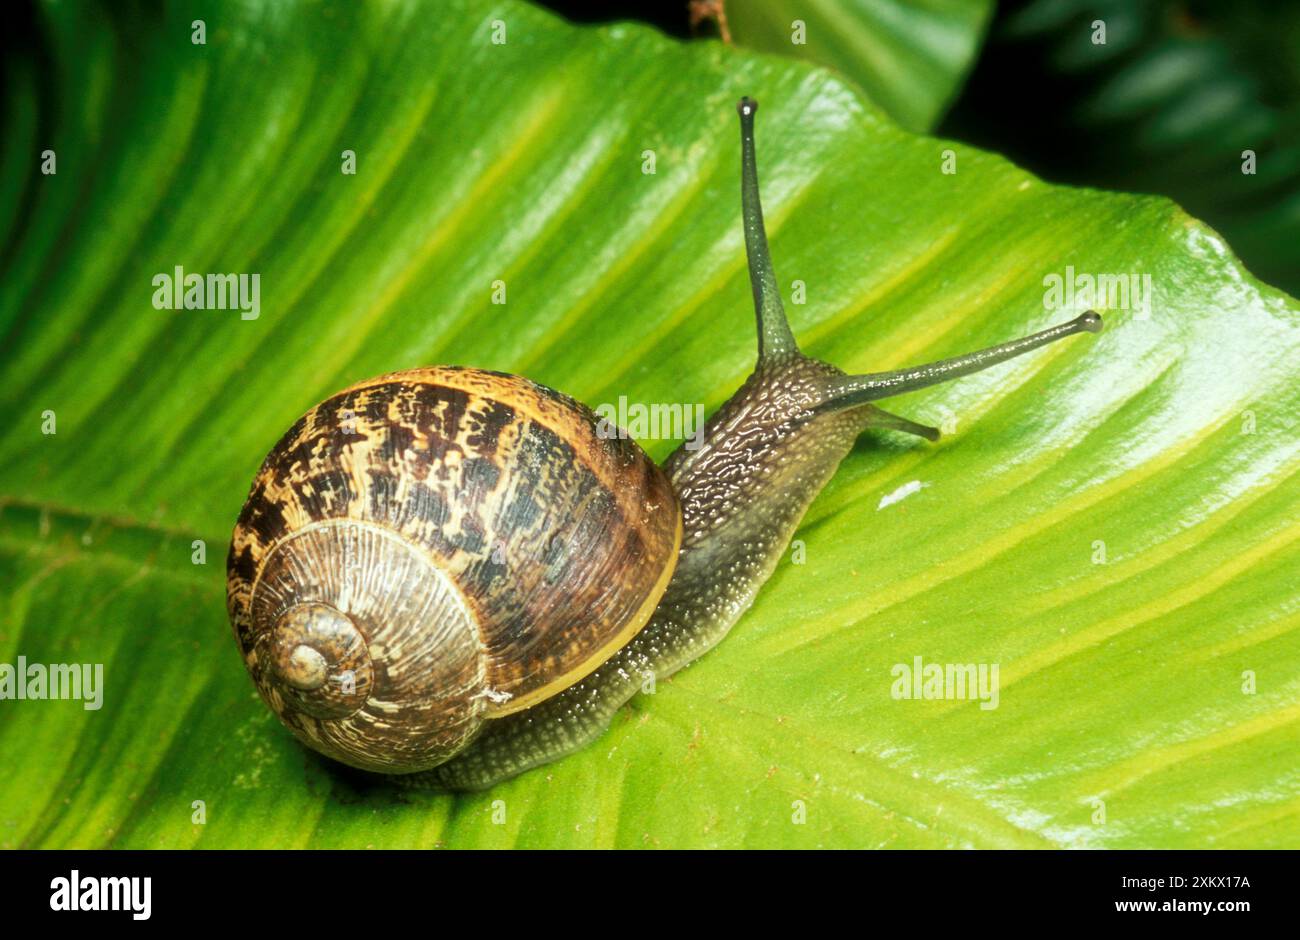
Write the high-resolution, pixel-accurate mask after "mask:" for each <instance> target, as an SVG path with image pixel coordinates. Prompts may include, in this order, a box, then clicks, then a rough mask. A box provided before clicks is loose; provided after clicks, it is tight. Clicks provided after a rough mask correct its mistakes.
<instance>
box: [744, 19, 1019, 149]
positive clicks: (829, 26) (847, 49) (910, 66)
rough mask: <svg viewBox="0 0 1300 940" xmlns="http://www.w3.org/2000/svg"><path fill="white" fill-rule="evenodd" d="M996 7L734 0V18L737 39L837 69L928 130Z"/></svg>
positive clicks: (899, 117) (916, 127) (912, 125)
mask: <svg viewBox="0 0 1300 940" xmlns="http://www.w3.org/2000/svg"><path fill="white" fill-rule="evenodd" d="M992 11H993V4H992V2H991V0H747V2H744V3H732V4H729V5H728V6H727V21H728V23H729V24H730V27H731V32H732V35H733V37H734V39H735V41H736V42H737V43H738V44H740V45H742V46H747V47H749V48H751V49H758V50H761V51H763V52H774V53H777V54H778V55H787V56H797V57H799V58H801V59H804V60H806V61H808V62H813V63H815V64H817V65H825V66H829V67H830V68H834V69H837V70H838V71H840V72H841V73H842V74H843V75H844V76H845V77H847V78H849V79H850V80H852V81H855V82H857V83H858V85H859V86H860V87H861V88H862V89H863V90H864V91H865V92H866V93H867V95H868V96H869V97H870V98H871V100H872V101H874V102H875V103H876V104H878V105H880V106H881V107H882V108H884V109H885V111H886V112H887V113H888V114H889V115H890V116H891V117H893V118H894V120H896V121H897V122H898V123H899V124H901V125H903V127H906V128H907V129H909V130H913V131H924V130H929V129H930V128H932V127H934V125H935V124H936V123H937V122H938V120H939V118H940V117H942V116H943V112H944V110H945V109H946V108H947V106H948V104H949V103H950V102H951V101H952V99H953V98H954V97H955V96H956V94H957V92H958V90H959V89H960V88H961V83H962V79H964V78H965V77H966V73H967V72H968V71H969V70H970V67H971V65H972V64H973V63H974V61H975V55H976V53H977V52H978V51H979V47H980V41H981V40H982V39H983V37H984V29H985V27H986V26H987V24H988V20H989V16H990V14H991V13H992ZM796 21H799V22H801V23H802V24H803V26H804V30H803V39H804V40H805V41H804V42H802V43H800V44H795V43H794V42H793V41H792V38H791V37H792V26H793V24H794V23H795V22H796Z"/></svg>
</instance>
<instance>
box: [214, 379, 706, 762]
mask: <svg viewBox="0 0 1300 940" xmlns="http://www.w3.org/2000/svg"><path fill="white" fill-rule="evenodd" d="M597 427H598V418H597V417H596V415H595V414H594V413H593V412H592V411H591V410H590V409H588V408H587V407H586V406H585V405H582V404H581V403H579V402H577V401H574V400H573V399H571V398H568V397H567V396H564V395H561V394H559V393H558V392H555V391H552V390H551V389H548V388H545V387H543V386H540V385H537V384H536V383H534V382H531V381H529V380H527V379H524V378H520V377H518V376H512V375H505V374H502V373H497V372H486V371H481V370H476V369H464V368H429V369H415V370H411V371H407V372H398V373H393V374H390V375H386V376H380V377H379V378H375V379H371V380H369V381H366V382H362V383H360V384H358V385H354V386H352V387H351V388H348V389H345V390H344V391H342V392H340V393H338V394H336V395H334V396H333V397H331V398H329V399H327V400H326V401H324V402H322V403H321V404H320V405H318V406H316V407H315V408H313V409H312V410H311V411H309V412H308V413H307V414H306V415H304V416H303V417H302V418H301V419H299V420H298V422H297V423H295V424H294V426H293V427H292V428H290V429H289V431H288V432H287V433H286V434H285V435H284V437H283V438H282V439H281V440H280V442H279V443H278V444H277V445H276V446H275V448H274V449H273V450H272V451H271V453H270V454H269V455H268V456H267V458H266V461H265V462H264V463H263V465H262V468H261V470H260V472H259V473H258V475H257V477H256V479H255V480H254V483H253V488H252V492H251V493H250V495H249V497H248V500H247V502H246V503H245V505H244V508H243V511H242V513H241V514H240V517H239V521H238V523H237V524H236V526H235V531H234V536H233V538H232V541H231V548H230V556H229V561H228V566H227V569H228V582H227V604H228V607H229V610H230V617H231V623H232V625H233V627H234V631H235V637H236V639H237V640H238V642H239V645H240V649H241V650H242V652H243V656H244V661H245V664H246V665H247V667H248V670H249V672H250V673H251V675H252V677H253V680H254V682H255V683H256V685H257V688H258V691H259V692H260V693H261V695H262V697H263V698H264V699H265V700H266V702H267V704H268V705H270V707H271V708H272V709H273V710H274V711H275V713H276V714H277V715H278V716H279V717H280V718H281V720H282V721H283V722H284V723H285V724H286V725H287V726H288V727H289V728H290V729H291V730H292V731H293V732H294V734H295V735H297V736H298V737H299V738H300V739H301V740H302V741H303V742H304V743H306V744H308V745H309V746H311V747H313V748H315V749H316V750H318V751H320V752H322V753H324V754H326V755H328V756H330V757H333V758H335V759H337V760H340V761H343V762H344V763H347V764H351V765H353V766H355V767H360V768H364V769H367V770H375V771H381V772H385V773H406V772H414V771H420V770H426V769H428V768H430V767H434V766H436V765H438V764H440V763H442V762H443V761H445V760H447V759H448V758H449V757H451V756H452V755H453V754H455V753H456V752H457V751H458V750H460V749H461V748H463V747H464V746H465V745H466V744H468V743H469V741H470V740H472V738H473V736H474V735H475V733H476V731H478V730H479V728H480V727H481V726H482V724H483V722H484V721H487V720H490V719H492V718H494V717H499V716H501V715H506V714H510V713H512V712H516V711H520V710H522V709H525V708H528V707H529V706H531V705H534V704H536V703H537V702H540V701H542V700H544V699H546V698H548V697H550V696H551V695H553V694H555V693H556V692H558V691H560V690H562V689H564V688H566V687H568V686H569V685H572V684H573V683H575V682H577V681H578V680H580V679H582V678H583V677H584V676H586V675H587V674H589V673H590V672H591V671H592V670H594V669H596V668H597V667H598V666H599V665H600V664H601V663H603V662H604V661H605V660H606V659H608V658H609V657H610V656H611V655H613V654H614V652H616V651H617V650H618V649H619V648H620V647H622V646H623V645H624V644H625V643H626V642H627V641H628V640H629V639H630V638H631V637H632V636H633V635H635V634H636V632H637V631H638V630H639V629H640V628H641V627H642V626H643V625H644V624H645V622H646V620H647V619H648V618H649V617H650V614H651V613H652V612H653V610H654V608H655V605H656V604H657V603H658V601H659V599H660V597H661V596H662V595H663V593H664V590H665V588H666V587H667V585H668V582H669V579H670V578H671V577H672V573H673V569H674V567H675V565H676V561H677V553H678V548H679V546H680V544H681V537H682V535H681V532H682V529H681V510H680V508H679V506H678V502H677V499H676V497H675V496H674V494H673V491H672V487H671V485H670V484H669V481H668V479H667V477H666V476H665V475H664V473H663V471H661V470H660V469H659V467H657V466H656V465H655V464H654V462H653V461H652V460H650V458H649V457H647V456H646V454H645V453H644V452H643V451H642V450H641V449H640V448H639V447H637V446H636V444H635V443H633V442H631V441H629V440H626V439H618V438H609V437H606V436H601V435H599V434H598V433H597Z"/></svg>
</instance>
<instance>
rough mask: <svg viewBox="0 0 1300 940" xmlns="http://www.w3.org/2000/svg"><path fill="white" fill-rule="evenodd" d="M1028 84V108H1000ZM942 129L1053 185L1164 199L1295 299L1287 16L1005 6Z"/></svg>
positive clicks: (1295, 82) (1293, 130)
mask: <svg viewBox="0 0 1300 940" xmlns="http://www.w3.org/2000/svg"><path fill="white" fill-rule="evenodd" d="M1096 22H1102V23H1105V25H1106V36H1105V39H1106V41H1105V43H1104V44H1098V43H1095V42H1094V41H1093V36H1094V33H1095V28H1094V27H1093V25H1092V24H1093V23H1096ZM1026 88H1033V89H1036V102H1037V106H1036V107H1033V108H1032V109H1027V108H1024V107H1008V102H1014V101H1017V100H1018V99H1020V98H1021V96H1022V95H1023V90H1024V89H1026ZM943 130H944V133H946V134H948V133H950V134H952V135H953V136H956V137H959V138H961V139H963V140H966V141H968V142H971V143H975V144H977V145H979V146H982V147H989V148H992V149H996V150H998V151H1000V152H1005V153H1007V154H1008V155H1009V156H1011V157H1012V159H1014V160H1015V161H1016V162H1017V163H1022V164H1024V165H1025V166H1026V167H1028V168H1030V169H1031V170H1033V171H1034V172H1036V173H1040V174H1042V175H1043V176H1045V177H1048V178H1050V179H1053V180H1057V181H1060V182H1066V183H1072V184H1076V185H1090V186H1105V187H1108V188H1112V189H1123V190H1128V191H1139V192H1150V193H1160V194H1163V195H1166V196H1169V197H1171V198H1173V199H1175V200H1177V201H1178V203H1179V204H1180V205H1182V206H1183V207H1184V208H1186V209H1187V211H1189V212H1191V213H1192V214H1194V215H1196V216H1197V217H1198V218H1202V219H1204V220H1205V221H1207V222H1209V223H1210V224H1212V225H1214V226H1215V228H1216V229H1218V230H1219V231H1220V232H1222V233H1223V235H1224V237H1226V238H1227V239H1228V242H1229V243H1230V244H1231V246H1232V248H1233V250H1234V251H1236V252H1237V253H1238V254H1239V255H1240V257H1241V258H1242V260H1243V261H1245V263H1246V265H1247V266H1248V267H1249V268H1250V270H1251V271H1253V272H1254V273H1255V274H1257V275H1258V276H1259V277H1261V278H1263V279H1264V280H1266V281H1268V282H1269V283H1271V284H1275V285H1277V286H1279V287H1282V288H1283V289H1285V290H1288V291H1290V292H1291V293H1292V294H1295V293H1297V292H1300V5H1297V4H1294V3H1288V4H1278V3H1272V2H1269V0H1240V2H1236V3H1227V4H1225V3H1214V2H1210V0H1034V2H1032V3H1028V4H1022V5H1020V6H1019V8H1017V7H1016V5H1014V4H1009V5H1008V6H1007V7H1004V8H1003V9H1001V10H1000V11H999V15H998V19H997V21H996V22H995V24H994V26H993V28H992V30H991V36H990V42H989V44H988V47H987V54H986V55H984V57H983V58H982V59H981V60H980V64H979V67H978V68H977V69H976V71H975V73H974V75H973V77H972V79H971V82H970V83H969V85H968V87H967V90H966V93H965V94H964V95H963V97H962V99H961V102H960V104H959V105H958V106H957V108H955V109H954V111H953V113H952V114H951V115H950V116H949V118H948V119H947V122H946V123H945V125H944V128H943ZM1245 151H1251V152H1252V153H1253V154H1254V157H1255V159H1254V172H1253V173H1243V172H1242V167H1243V162H1244V161H1243V154H1244V152H1245Z"/></svg>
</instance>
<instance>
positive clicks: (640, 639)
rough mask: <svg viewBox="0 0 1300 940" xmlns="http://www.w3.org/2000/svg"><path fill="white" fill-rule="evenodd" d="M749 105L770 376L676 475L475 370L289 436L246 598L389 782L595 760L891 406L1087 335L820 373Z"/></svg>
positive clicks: (750, 582) (745, 117)
mask: <svg viewBox="0 0 1300 940" xmlns="http://www.w3.org/2000/svg"><path fill="white" fill-rule="evenodd" d="M756 108H757V105H756V104H755V103H754V102H752V101H750V100H749V99H742V101H741V103H740V106H739V111H740V115H741V139H742V204H743V209H744V212H743V219H744V226H745V241H746V249H747V253H748V256H749V267H750V276H751V280H752V282H753V287H754V298H755V309H756V313H757V318H758V332H759V356H758V365H757V367H756V369H755V370H754V372H753V374H752V375H751V376H750V377H749V378H748V379H747V380H746V382H745V383H744V384H743V385H742V386H741V388H740V389H739V390H738V391H737V392H736V394H735V395H733V396H732V397H731V398H730V399H729V400H728V401H727V402H726V403H725V404H724V405H723V406H722V407H721V408H720V409H719V410H718V412H717V413H716V414H714V415H713V416H712V417H711V418H710V419H709V421H708V422H707V423H706V425H705V428H704V432H703V435H702V441H701V445H700V446H699V448H698V449H687V448H686V447H685V446H683V447H681V448H679V449H678V450H677V451H675V452H674V453H673V454H672V455H671V456H670V457H669V458H668V459H667V460H666V461H665V463H664V465H663V467H659V466H656V465H655V463H654V462H653V461H652V460H651V459H650V458H649V457H648V456H647V455H646V454H645V453H644V451H642V450H641V448H640V447H639V446H637V445H636V444H635V443H634V442H632V441H630V440H627V439H625V438H621V437H620V436H618V435H609V434H607V433H602V432H601V427H600V425H601V422H600V419H599V418H598V417H597V416H596V415H595V414H594V413H593V412H592V411H591V410H590V409H589V408H587V406H585V405H583V404H582V403H580V402H577V401H575V400H574V399H572V398H569V397H567V396H565V395H562V394H560V393H558V392H555V391H553V390H551V389H548V388H545V387H544V386H541V385H538V384H536V383H533V382H531V381H529V380H527V379H524V378H520V377H518V376H512V375H506V374H504V373H497V372H487V371H483V370H477V369H466V368H457V367H437V368H428V369H414V370H410V371H406V372H397V373H392V374H389V375H385V376H380V377H378V378H374V379H370V380H367V381H365V382H361V383H359V384H357V385H354V386H352V387H350V388H348V389H345V390H343V391H342V392H339V393H337V394H336V395H334V396H331V397H330V398H329V399H327V400H326V401H324V402H322V403H321V404H319V405H317V406H316V407H315V408H313V409H312V410H311V411H309V412H308V413H307V414H306V415H304V416H303V417H302V418H301V419H299V420H298V421H297V422H296V423H295V424H294V426H293V427H292V428H290V429H289V431H288V432H287V433H286V434H285V435H284V436H283V437H282V438H281V440H280V442H279V443H278V444H277V445H276V446H275V447H274V448H273V449H272V451H271V453H270V455H268V457H267V458H266V460H265V462H264V463H263V465H262V468H261V470H260V471H259V473H258V475H257V477H256V478H255V480H254V484H253V488H252V491H251V493H250V495H249V497H248V500H247V502H246V503H245V505H244V509H243V511H242V512H241V514H240V518H239V521H238V523H237V524H236V527H235V531H234V535H233V537H232V542H231V549H230V555H229V561H228V566H227V567H228V582H227V602H228V609H229V612H230V616H231V623H232V626H233V628H234V632H235V637H236V640H237V641H238V643H239V646H240V649H241V651H242V653H243V656H244V661H245V665H246V666H247V668H248V670H249V672H250V674H251V675H252V677H253V680H254V683H255V684H256V686H257V688H258V691H259V692H260V693H261V695H262V697H263V699H264V700H265V701H266V702H267V704H268V705H269V706H270V707H271V708H272V709H273V710H274V711H275V713H276V714H277V715H278V716H279V717H280V719H281V720H282V721H283V722H284V724H285V725H286V726H288V727H289V728H290V730H291V731H293V733H294V734H295V735H296V736H297V737H298V738H299V739H300V740H301V741H303V742H304V743H306V744H307V745H308V746H310V747H312V748H314V749H315V750H317V751H319V752H321V753H323V754H326V755H327V756H329V757H332V758H334V759H336V760H339V761H342V762H344V763H347V764H350V765H352V766H355V767H359V768H362V769H365V770H370V771H377V772H382V773H390V774H403V775H408V776H407V779H408V780H410V781H414V782H417V783H422V784H429V785H434V786H439V787H444V788H449V789H478V788H483V787H486V786H490V785H492V784H493V783H495V782H497V781H499V780H502V779H505V778H508V777H511V776H514V775H515V774H518V773H520V772H522V771H523V770H526V769H528V768H530V767H533V766H537V765H539V764H542V763H546V762H549V761H552V760H555V759H557V758H559V757H561V756H563V755H565V754H567V753H570V752H572V751H574V750H577V749H578V748H581V747H582V746H584V745H585V744H586V743H588V742H589V741H591V740H592V739H593V738H595V737H597V736H599V734H601V733H602V732H603V731H604V729H605V728H606V727H607V726H608V723H609V721H610V718H611V717H612V715H613V713H614V711H615V710H616V709H617V708H619V707H620V706H621V705H622V704H623V703H625V702H626V701H627V700H628V699H630V698H631V697H632V696H633V695H635V694H636V692H637V691H638V690H639V689H640V688H641V686H642V684H643V683H644V682H645V681H646V679H647V678H649V677H655V678H664V677H666V676H668V675H671V674H672V673H673V672H674V671H676V670H677V669H680V668H681V667H682V666H684V665H686V664H687V663H689V662H691V661H693V660H694V659H696V658H698V657H699V656H701V655H702V654H703V653H704V652H706V651H707V650H708V649H710V648H711V647H712V646H714V645H715V644H716V643H718V642H719V641H720V640H721V639H722V638H723V637H724V636H725V635H726V633H727V631H728V630H729V629H730V628H731V626H732V625H733V624H734V623H735V622H736V621H737V620H738V619H739V617H740V616H741V614H743V613H744V611H745V610H746V609H747V608H748V607H749V605H750V604H751V603H752V601H753V598H754V596H755V594H756V593H757V591H758V589H759V588H760V587H761V586H762V584H763V582H764V581H766V580H767V578H768V577H769V576H770V575H771V573H772V571H773V569H774V568H775V567H776V564H777V563H778V561H779V560H780V557H781V555H782V553H783V552H784V550H785V547H786V545H787V544H788V542H789V540H790V538H791V536H792V535H793V533H794V530H795V529H796V527H797V526H798V524H799V522H800V520H801V519H802V517H803V515H804V513H805V511H806V510H807V508H808V506H809V504H810V503H811V502H812V500H813V499H814V498H815V497H816V495H817V493H818V492H819V491H820V490H821V488H822V487H823V486H824V485H825V483H826V482H827V481H828V480H829V479H830V478H831V476H833V475H834V473H835V470H836V468H837V467H838V465H839V463H840V461H841V460H842V459H843V458H844V457H845V456H846V455H847V454H848V452H849V450H850V449H851V448H852V447H853V444H854V442H855V441H856V439H857V438H858V437H859V436H860V435H861V433H862V432H863V431H864V430H866V429H867V428H871V427H882V428H888V429H893V430H899V431H905V432H909V433H913V434H918V435H921V436H924V437H926V438H928V439H930V440H934V439H936V438H937V437H938V432H937V430H935V429H934V428H929V427H925V426H923V425H918V424H915V423H913V422H911V421H909V420H907V419H905V418H901V417H898V416H895V415H891V414H889V413H888V412H885V411H883V410H881V409H880V408H878V407H876V406H875V405H874V404H872V402H873V401H875V400H876V399H879V398H883V397H886V396H888V395H894V394H899V393H900V392H903V391H910V390H912V389H915V388H921V387H924V386H926V385H930V384H934V383H936V382H940V381H945V380H947V379H949V378H956V377H958V376H960V375H965V374H969V373H970V372H974V371H977V370H979V369H982V368H986V367H987V366H989V365H993V364H995V363H997V362H1001V361H1004V360H1006V359H1008V358H1011V357H1013V356H1016V355H1020V354H1021V353H1023V352H1026V351H1028V350H1030V349H1034V348H1037V347H1038V346H1041V345H1044V344H1045V343H1049V342H1052V341H1054V340H1056V339H1058V338H1061V337H1063V336H1067V335H1071V334H1073V333H1078V332H1082V331H1089V332H1096V331H1097V330H1099V329H1100V318H1098V317H1097V315H1096V314H1093V313H1087V314H1084V315H1083V316H1081V317H1078V318H1076V319H1075V320H1073V321H1071V322H1069V323H1066V324H1062V325H1059V326H1056V327H1053V328H1051V329H1048V330H1044V331H1041V332H1040V333H1036V334H1033V335H1031V336H1028V337H1025V338H1023V339H1020V340H1016V341H1013V342H1011V343H1006V344H1002V345H1000V346H995V347H991V348H990V349H986V350H983V351H981V352H977V353H972V354H970V355H968V356H961V357H956V358H954V359H949V360H944V361H941V362H938V363H932V364H929V365H926V366H919V367H915V368H913V369H904V370H899V371H897V372H887V373H877V374H872V375H861V376H852V375H846V374H844V373H843V372H842V371H841V370H839V369H837V368H836V367H834V366H832V365H830V364H828V363H824V362H821V361H819V360H816V359H813V358H810V357H807V356H805V355H803V354H802V353H801V352H800V351H799V349H798V346H797V344H796V343H795V340H794V337H793V335H792V334H791V332H790V328H789V326H788V324H787V322H786V319H785V314H784V310H783V308H782V305H781V300H780V295H779V293H778V291H777V288H776V280H775V276H774V274H773V271H772V266H771V259H770V256H769V253H768V249H767V241H766V236H765V234H764V230H763V220H762V211H761V208H760V205H759V199H758V182H757V172H756V167H755V158H754V141H753V115H754V112H755V110H756Z"/></svg>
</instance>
